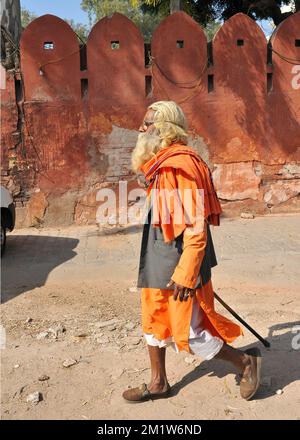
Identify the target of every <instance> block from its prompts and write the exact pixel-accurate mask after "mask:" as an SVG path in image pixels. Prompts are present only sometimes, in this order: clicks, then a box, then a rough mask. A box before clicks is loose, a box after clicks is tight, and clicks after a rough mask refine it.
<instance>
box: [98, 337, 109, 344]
mask: <svg viewBox="0 0 300 440" xmlns="http://www.w3.org/2000/svg"><path fill="white" fill-rule="evenodd" d="M96 341H97V342H98V344H108V343H109V341H110V339H109V337H108V336H103V337H102V338H96Z"/></svg>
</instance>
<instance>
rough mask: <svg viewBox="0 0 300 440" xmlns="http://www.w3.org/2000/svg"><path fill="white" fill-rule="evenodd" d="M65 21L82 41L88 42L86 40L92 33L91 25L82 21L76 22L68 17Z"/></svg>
mask: <svg viewBox="0 0 300 440" xmlns="http://www.w3.org/2000/svg"><path fill="white" fill-rule="evenodd" d="M65 21H66V22H67V23H68V24H69V25H70V26H71V28H72V29H73V31H74V32H75V33H76V34H77V37H78V40H79V41H80V42H81V43H86V40H87V38H88V35H89V33H90V27H89V26H87V25H85V24H82V23H76V22H75V21H74V20H68V19H67V18H65Z"/></svg>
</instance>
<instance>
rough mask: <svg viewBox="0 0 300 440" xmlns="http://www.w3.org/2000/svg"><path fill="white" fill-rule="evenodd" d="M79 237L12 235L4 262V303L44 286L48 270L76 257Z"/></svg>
mask: <svg viewBox="0 0 300 440" xmlns="http://www.w3.org/2000/svg"><path fill="white" fill-rule="evenodd" d="M78 243H79V240H77V239H74V238H65V237H52V236H51V237H50V236H35V235H10V236H8V237H7V245H6V250H5V254H4V256H3V258H2V259H1V260H2V264H1V279H2V282H1V284H2V286H1V303H5V302H6V301H9V300H10V299H13V298H15V297H16V296H18V295H20V294H21V293H24V292H26V291H28V290H32V289H34V288H36V287H40V286H43V285H44V284H45V281H46V280H47V277H48V275H49V273H50V272H51V271H52V270H53V269H54V268H56V267H57V266H59V265H61V264H62V263H64V262H66V261H68V260H71V259H72V258H74V257H75V256H76V255H77V253H76V252H75V251H74V249H75V248H76V246H77V245H78Z"/></svg>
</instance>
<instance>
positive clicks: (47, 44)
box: [44, 41, 54, 50]
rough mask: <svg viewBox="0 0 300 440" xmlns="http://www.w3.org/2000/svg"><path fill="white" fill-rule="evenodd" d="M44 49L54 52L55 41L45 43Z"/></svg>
mask: <svg viewBox="0 0 300 440" xmlns="http://www.w3.org/2000/svg"><path fill="white" fill-rule="evenodd" d="M44 49H46V50H53V49H54V43H53V41H45V43H44Z"/></svg>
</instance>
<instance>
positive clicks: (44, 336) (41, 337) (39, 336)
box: [36, 332, 49, 339]
mask: <svg viewBox="0 0 300 440" xmlns="http://www.w3.org/2000/svg"><path fill="white" fill-rule="evenodd" d="M46 338H49V332H41V333H39V334H38V335H36V339H46Z"/></svg>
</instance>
